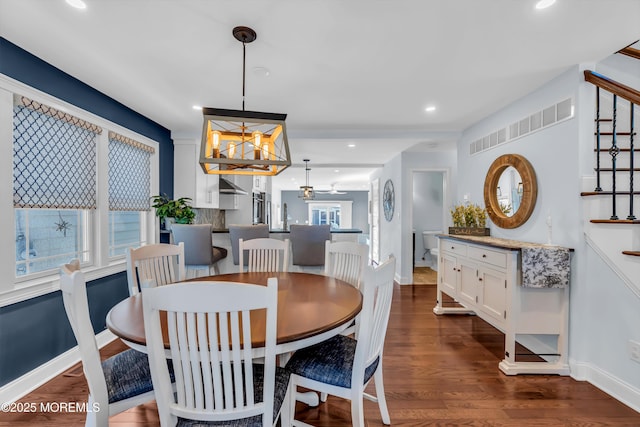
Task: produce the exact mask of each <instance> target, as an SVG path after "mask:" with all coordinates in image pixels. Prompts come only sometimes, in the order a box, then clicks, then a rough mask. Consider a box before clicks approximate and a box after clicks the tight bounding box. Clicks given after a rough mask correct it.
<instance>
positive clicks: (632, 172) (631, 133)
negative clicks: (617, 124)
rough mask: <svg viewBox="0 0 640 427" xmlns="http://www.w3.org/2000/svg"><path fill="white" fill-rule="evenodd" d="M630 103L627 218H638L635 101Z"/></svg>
mask: <svg viewBox="0 0 640 427" xmlns="http://www.w3.org/2000/svg"><path fill="white" fill-rule="evenodd" d="M629 105H630V110H631V111H630V113H629V115H630V117H629V155H630V157H629V171H630V175H629V216H627V219H631V220H633V219H636V216H635V215H634V214H633V175H635V170H634V161H633V157H634V155H633V149H634V147H633V139H634V138H633V137H634V133H635V129H634V124H633V122H634V120H633V119H634V118H633V109H634V104H633V102H629Z"/></svg>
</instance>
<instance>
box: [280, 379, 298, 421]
mask: <svg viewBox="0 0 640 427" xmlns="http://www.w3.org/2000/svg"><path fill="white" fill-rule="evenodd" d="M293 403H294V404H295V400H294V401H293ZM290 407H291V382H289V388H288V389H287V394H286V395H285V396H284V400H283V401H282V406H281V407H280V427H291V420H292V418H291V414H292V412H291V408H290Z"/></svg>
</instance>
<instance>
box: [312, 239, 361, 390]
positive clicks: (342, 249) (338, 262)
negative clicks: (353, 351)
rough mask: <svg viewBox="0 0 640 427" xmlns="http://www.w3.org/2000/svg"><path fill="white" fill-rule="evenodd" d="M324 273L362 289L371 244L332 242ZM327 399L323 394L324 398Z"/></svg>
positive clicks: (350, 329) (347, 331) (326, 252)
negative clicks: (361, 284)
mask: <svg viewBox="0 0 640 427" xmlns="http://www.w3.org/2000/svg"><path fill="white" fill-rule="evenodd" d="M324 256H325V261H324V275H325V276H329V277H334V278H336V279H340V280H343V281H345V282H347V283H350V284H351V285H353V286H354V287H355V288H356V289H360V282H361V280H362V274H363V273H364V268H365V266H366V265H367V264H368V260H369V246H367V245H363V244H361V243H357V242H331V241H329V240H327V242H326V246H325V250H324ZM357 326H358V319H356V321H355V322H354V323H353V324H352V325H351V326H349V327H348V328H347V329H345V330H344V331H342V334H343V335H350V334H353V333H355V330H356V327H357ZM324 399H326V397H325V396H323V398H322V400H324Z"/></svg>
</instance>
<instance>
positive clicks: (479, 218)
mask: <svg viewBox="0 0 640 427" xmlns="http://www.w3.org/2000/svg"><path fill="white" fill-rule="evenodd" d="M450 213H451V219H452V221H453V227H449V234H458V235H460V234H465V235H469V236H488V235H489V229H488V228H487V227H486V225H487V211H486V209H485V208H483V207H480V206H478V205H475V204H466V205H456V206H454V207H453V208H452V209H451V210H450Z"/></svg>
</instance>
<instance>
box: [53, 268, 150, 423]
mask: <svg viewBox="0 0 640 427" xmlns="http://www.w3.org/2000/svg"><path fill="white" fill-rule="evenodd" d="M60 291H61V292H62V301H63V303H64V309H65V311H66V313H67V318H68V319H69V323H70V325H71V329H72V330H73V334H74V335H75V337H76V341H77V342H78V350H79V351H80V359H81V360H82V370H83V371H84V376H85V378H86V380H87V384H88V386H89V401H88V403H89V408H94V407H99V408H100V410H99V411H88V412H87V419H86V425H87V426H104V427H106V426H108V425H109V415H114V414H117V413H120V412H122V411H125V410H127V409H130V408H133V407H135V406H138V405H141V404H143V403H145V402H148V401H150V400H153V398H154V395H153V391H151V392H147V393H144V394H139V395H137V396H134V397H130V398H127V399H123V400H120V401H118V402H115V403H112V404H109V392H108V389H107V383H106V381H105V377H104V372H103V370H102V364H101V361H100V352H99V350H98V344H97V342H96V338H95V334H94V331H93V326H92V324H91V318H90V316H89V302H88V300H87V286H86V281H85V277H84V273H82V271H80V261H79V260H77V259H74V260H73V261H71V262H70V263H69V264H65V265H63V266H62V267H61V268H60Z"/></svg>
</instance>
